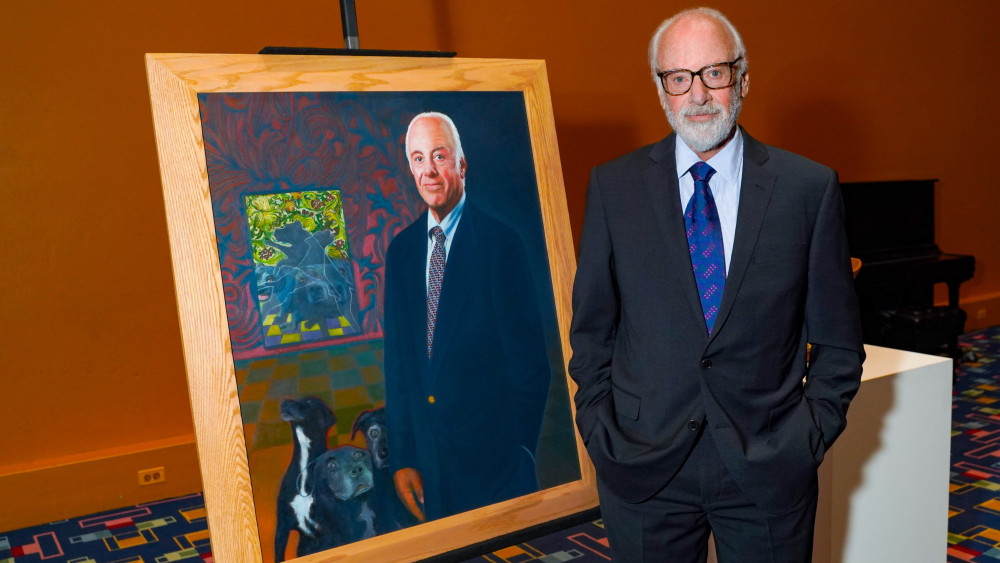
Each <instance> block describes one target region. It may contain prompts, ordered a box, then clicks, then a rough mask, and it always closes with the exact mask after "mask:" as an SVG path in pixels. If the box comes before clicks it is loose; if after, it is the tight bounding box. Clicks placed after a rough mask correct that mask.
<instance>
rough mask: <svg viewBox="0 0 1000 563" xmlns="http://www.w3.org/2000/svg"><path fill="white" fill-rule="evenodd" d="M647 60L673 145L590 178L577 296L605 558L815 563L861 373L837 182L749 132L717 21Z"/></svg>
mask: <svg viewBox="0 0 1000 563" xmlns="http://www.w3.org/2000/svg"><path fill="white" fill-rule="evenodd" d="M649 62H650V67H651V68H652V72H653V78H654V82H655V84H656V88H657V91H658V93H659V97H660V102H661V105H662V106H663V109H664V110H665V112H666V114H667V119H668V120H669V122H670V125H671V126H672V127H673V129H674V133H673V134H671V135H669V136H667V137H666V138H665V139H663V140H661V141H660V142H658V143H656V144H653V145H650V146H646V147H643V148H641V149H638V150H636V151H634V152H631V153H629V154H626V155H625V156H623V157H621V158H618V159H617V160H614V161H611V162H609V163H606V164H604V165H602V166H598V167H597V168H595V169H594V171H593V172H592V174H591V178H590V187H589V192H588V196H587V208H586V214H585V219H584V224H583V233H582V237H581V241H580V258H579V265H578V269H577V274H576V281H575V284H574V288H573V311H574V317H573V323H572V328H571V333H570V341H571V343H572V346H573V358H572V360H571V362H570V374H571V375H572V377H573V378H574V380H575V381H576V382H577V383H578V384H579V390H578V392H577V394H576V406H577V425H578V427H579V430H580V434H581V435H582V437H583V440H584V442H585V443H586V444H587V449H588V451H589V452H590V456H591V459H592V460H593V462H594V465H595V467H596V468H597V475H598V492H599V494H600V499H601V511H602V514H603V516H604V522H605V524H606V528H607V531H608V538H609V540H610V544H611V551H612V554H613V556H614V559H615V560H616V561H627V562H635V561H669V562H671V563H677V562H688V561H691V562H695V561H699V562H701V561H705V558H706V552H707V538H708V535H709V532H712V533H713V535H714V537H715V545H716V550H717V552H718V556H719V560H720V561H722V562H740V563H752V562H757V561H761V562H763V561H767V562H771V563H777V562H781V561H783V562H795V563H800V562H802V561H808V560H809V559H810V556H811V551H812V529H813V523H814V520H815V512H816V498H817V485H816V469H817V467H818V466H819V464H820V462H821V460H822V459H823V454H824V452H825V451H826V450H827V449H828V448H829V447H830V446H831V444H833V441H834V440H835V439H836V438H837V436H838V435H840V433H841V432H842V431H843V430H844V427H845V424H846V414H847V407H848V404H849V403H850V401H851V399H852V398H853V397H854V394H855V393H856V392H857V389H858V386H859V382H860V377H861V364H862V362H863V360H864V349H863V347H862V344H861V332H860V328H859V321H858V307H857V302H856V298H855V294H854V289H853V284H852V277H851V266H850V258H849V256H848V251H847V239H846V236H845V234H844V227H843V204H842V200H841V195H840V189H839V185H838V182H837V175H836V173H835V172H834V171H833V170H830V169H829V168H826V167H824V166H822V165H819V164H817V163H815V162H811V161H809V160H807V159H805V158H802V157H800V156H797V155H794V154H791V153H788V152H786V151H783V150H781V149H777V148H774V147H771V146H767V145H764V144H761V143H760V142H758V141H757V140H755V139H753V138H752V137H750V135H748V134H747V133H746V132H745V131H744V130H742V129H741V128H739V127H738V126H737V124H736V122H737V117H738V116H739V112H740V108H741V105H742V102H743V98H744V97H745V96H746V95H747V92H748V90H749V86H750V75H749V73H748V71H747V55H746V51H745V49H744V46H743V41H742V39H741V38H740V35H739V33H738V32H737V31H736V29H735V28H734V27H733V26H732V24H730V23H729V21H728V20H727V19H726V18H725V17H724V16H723V15H722V14H721V13H719V12H717V11H715V10H711V9H706V8H699V9H695V10H689V11H684V12H681V13H680V14H677V15H676V16H674V17H672V18H670V19H668V20H666V21H665V22H663V24H662V25H661V26H660V27H659V29H657V30H656V33H655V34H654V35H653V38H652V41H651V42H650V46H649ZM807 342H809V343H811V344H812V352H811V356H810V358H809V360H808V362H807V356H806V343H807ZM803 378H805V383H804V384H803Z"/></svg>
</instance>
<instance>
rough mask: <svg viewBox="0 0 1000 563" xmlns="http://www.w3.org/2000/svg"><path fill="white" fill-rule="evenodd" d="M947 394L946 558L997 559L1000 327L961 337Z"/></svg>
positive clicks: (952, 562)
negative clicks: (966, 355)
mask: <svg viewBox="0 0 1000 563" xmlns="http://www.w3.org/2000/svg"><path fill="white" fill-rule="evenodd" d="M961 345H962V347H963V348H969V349H971V351H972V352H975V354H976V355H977V357H978V362H966V363H963V364H961V365H960V367H959V372H958V381H957V383H956V384H955V390H954V397H953V400H952V409H953V410H952V423H951V424H952V432H951V483H950V485H949V486H950V490H951V506H949V509H948V561H949V563H957V562H959V561H971V562H975V563H996V562H998V561H1000V361H998V360H1000V327H993V328H990V329H986V330H982V331H978V332H972V333H969V334H966V335H964V336H963V337H962V338H961Z"/></svg>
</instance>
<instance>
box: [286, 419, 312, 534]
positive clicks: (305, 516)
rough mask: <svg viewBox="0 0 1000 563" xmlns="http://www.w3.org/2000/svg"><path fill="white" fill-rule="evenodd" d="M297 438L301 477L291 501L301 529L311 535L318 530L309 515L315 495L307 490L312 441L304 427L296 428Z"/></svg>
mask: <svg viewBox="0 0 1000 563" xmlns="http://www.w3.org/2000/svg"><path fill="white" fill-rule="evenodd" d="M295 438H296V439H297V440H298V441H299V478H298V479H297V480H296V484H297V485H298V491H297V492H298V494H297V495H295V497H294V498H293V499H292V501H291V502H290V503H289V504H290V505H291V506H292V512H294V513H295V519H296V520H297V521H298V523H299V530H301V531H302V532H305V533H307V534H309V535H310V536H311V535H313V533H314V532H315V531H316V521H315V520H313V519H312V516H310V515H309V512H310V510H311V509H312V504H313V496H312V492H311V491H306V481H308V476H309V474H308V468H309V444H310V443H311V442H312V441H311V440H310V439H309V438H308V437H306V433H305V432H303V431H302V428H296V429H295Z"/></svg>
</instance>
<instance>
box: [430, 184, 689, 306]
mask: <svg viewBox="0 0 1000 563" xmlns="http://www.w3.org/2000/svg"><path fill="white" fill-rule="evenodd" d="M692 185H693V184H692ZM691 189H692V190H694V188H691ZM692 193H693V192H692ZM463 209H465V191H464V190H463V191H462V199H460V200H458V203H457V204H456V205H455V209H452V210H451V212H450V213H448V214H447V215H445V216H444V221H441V222H440V223H438V221H437V219H435V218H434V214H433V213H431V212H430V210H428V211H427V264H425V268H424V274H425V277H424V283H425V286H424V287H426V284H429V283H430V277H431V252H433V250H434V235H432V234H431V229H433V228H434V227H441V230H442V231H444V261H445V263H447V262H448V252H450V251H451V241H452V239H454V238H455V231H456V230H457V229H458V222H459V221H461V220H462V210H463Z"/></svg>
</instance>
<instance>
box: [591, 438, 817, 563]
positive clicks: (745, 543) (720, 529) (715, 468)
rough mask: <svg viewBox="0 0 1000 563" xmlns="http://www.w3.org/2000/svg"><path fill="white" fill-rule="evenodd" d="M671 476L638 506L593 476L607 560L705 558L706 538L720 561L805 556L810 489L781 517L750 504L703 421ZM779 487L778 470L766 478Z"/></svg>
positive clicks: (800, 562)
mask: <svg viewBox="0 0 1000 563" xmlns="http://www.w3.org/2000/svg"><path fill="white" fill-rule="evenodd" d="M699 432H700V435H699V436H698V439H697V441H696V442H695V445H694V447H693V448H692V450H691V452H690V453H689V454H688V458H687V460H685V462H684V464H683V465H682V466H681V468H680V470H679V471H678V472H677V474H676V475H675V476H674V477H673V479H671V480H670V482H669V483H667V485H666V486H664V487H663V489H662V490H660V491H659V492H658V493H657V494H656V495H655V496H654V497H652V498H650V499H648V500H645V501H643V502H641V503H634V504H633V503H628V502H625V501H623V500H621V499H619V498H617V497H616V496H615V495H614V493H612V492H610V491H609V490H608V489H607V488H606V487H604V485H603V484H602V483H601V480H600V478H598V485H597V490H598V494H599V495H600V501H601V515H602V517H603V519H604V526H605V530H606V532H607V534H608V540H609V542H610V547H611V555H612V559H613V561H615V562H620V563H643V562H645V563H653V562H658V563H659V562H662V563H704V561H705V560H706V557H707V555H708V536H709V533H711V534H712V535H713V536H714V538H715V549H716V554H717V557H718V561H719V563H804V562H808V561H811V558H812V543H813V526H814V524H815V520H816V499H817V488H816V478H815V476H813V483H812V490H811V492H810V493H809V494H806V495H805V497H804V498H803V500H801V501H800V502H799V503H798V504H797V505H795V506H793V507H791V508H790V509H789V510H787V511H785V512H782V513H780V514H771V513H768V512H766V511H765V510H763V509H761V508H759V507H758V506H757V505H756V504H754V503H753V502H751V501H750V500H749V499H748V498H747V497H746V495H744V494H743V491H742V490H741V489H740V487H739V486H738V485H737V484H736V482H735V481H734V480H733V478H732V475H730V473H729V471H728V469H727V468H726V466H725V464H724V463H723V461H722V459H721V457H720V456H719V452H718V449H717V448H716V446H715V442H714V441H713V440H712V434H711V431H710V430H709V428H708V424H703V425H702V429H701V430H700V431H699ZM773 479H774V486H775V487H781V486H782V475H780V474H777V473H776V474H775V475H774V476H773Z"/></svg>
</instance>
